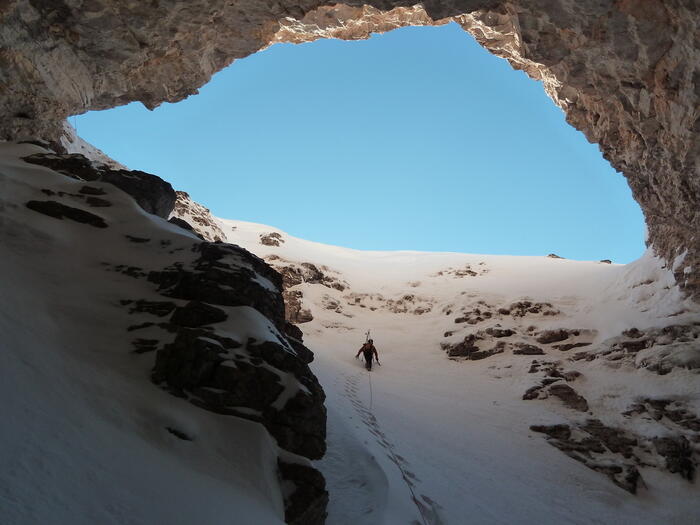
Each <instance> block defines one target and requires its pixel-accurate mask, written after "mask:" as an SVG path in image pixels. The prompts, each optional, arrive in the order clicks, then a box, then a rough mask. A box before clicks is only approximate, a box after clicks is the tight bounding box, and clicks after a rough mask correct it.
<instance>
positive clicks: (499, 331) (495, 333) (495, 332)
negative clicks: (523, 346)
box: [486, 328, 515, 337]
mask: <svg viewBox="0 0 700 525" xmlns="http://www.w3.org/2000/svg"><path fill="white" fill-rule="evenodd" d="M486 333H487V334H489V335H490V336H492V337H510V336H511V335H513V334H515V331H513V330H511V329H510V328H487V329H486Z"/></svg>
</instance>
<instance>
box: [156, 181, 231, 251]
mask: <svg viewBox="0 0 700 525" xmlns="http://www.w3.org/2000/svg"><path fill="white" fill-rule="evenodd" d="M175 194H176V195H177V200H176V201H175V207H174V208H173V211H172V213H171V214H170V218H171V219H180V220H183V221H185V222H187V223H188V224H189V225H190V226H191V227H192V229H193V230H194V231H195V232H196V233H197V234H199V235H201V236H202V238H203V239H204V240H207V241H211V242H221V241H223V240H224V239H225V238H226V236H225V235H224V232H223V231H221V227H220V226H219V224H218V223H217V222H216V220H215V219H214V217H212V215H211V212H210V211H209V208H205V207H204V206H202V205H201V204H199V203H197V202H194V201H193V200H192V199H191V198H190V196H189V194H188V193H187V192H184V191H176V192H175Z"/></svg>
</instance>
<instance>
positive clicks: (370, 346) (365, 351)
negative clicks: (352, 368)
mask: <svg viewBox="0 0 700 525" xmlns="http://www.w3.org/2000/svg"><path fill="white" fill-rule="evenodd" d="M360 354H362V355H363V356H364V358H365V368H366V369H367V370H372V358H374V359H375V360H376V361H377V364H378V365H381V363H380V362H379V354H378V353H377V349H376V348H375V347H374V342H373V341H372V340H371V339H368V340H367V342H366V343H365V344H363V345H362V348H360V349H359V350H358V351H357V354H356V355H355V359H357V358H358V357H360Z"/></svg>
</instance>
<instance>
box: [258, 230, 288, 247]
mask: <svg viewBox="0 0 700 525" xmlns="http://www.w3.org/2000/svg"><path fill="white" fill-rule="evenodd" d="M283 242H284V239H283V238H282V236H281V235H280V234H279V233H277V232H271V233H266V234H261V235H260V244H263V245H265V246H279V245H280V244H281V243H283Z"/></svg>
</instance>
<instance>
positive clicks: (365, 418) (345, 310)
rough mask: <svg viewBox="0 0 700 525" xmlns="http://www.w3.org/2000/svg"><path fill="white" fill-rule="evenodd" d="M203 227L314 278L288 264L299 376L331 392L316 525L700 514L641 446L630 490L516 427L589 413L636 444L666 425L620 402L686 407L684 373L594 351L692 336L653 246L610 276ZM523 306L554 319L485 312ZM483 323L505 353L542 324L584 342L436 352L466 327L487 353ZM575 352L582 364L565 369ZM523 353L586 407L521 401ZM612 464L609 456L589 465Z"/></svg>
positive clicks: (532, 262)
mask: <svg viewBox="0 0 700 525" xmlns="http://www.w3.org/2000/svg"><path fill="white" fill-rule="evenodd" d="M216 222H217V223H218V225H219V226H220V227H221V229H222V230H223V231H224V233H225V234H226V236H227V240H228V241H229V242H232V243H236V244H239V245H241V246H243V247H245V248H247V249H249V250H250V251H252V252H254V253H255V254H257V255H259V256H260V257H263V258H265V260H266V261H268V262H269V263H270V264H272V265H273V266H274V267H276V268H278V269H279V270H281V271H282V272H283V273H285V272H287V273H289V275H290V276H291V277H290V278H293V276H294V275H295V274H294V273H293V272H291V273H290V270H289V268H297V269H298V268H301V266H300V265H301V263H312V264H313V265H314V266H315V267H316V269H317V270H320V271H321V272H322V273H323V274H324V275H325V276H326V277H325V278H326V281H325V283H324V282H322V281H321V280H319V278H317V277H308V276H309V275H312V272H311V273H310V271H308V270H309V267H308V266H307V268H306V270H303V269H302V270H300V271H301V272H302V274H303V275H306V276H307V277H304V278H302V279H301V280H300V281H299V282H297V281H294V282H297V284H294V285H293V286H292V287H291V288H289V289H290V290H292V291H297V292H301V294H300V295H301V296H302V302H303V307H304V308H306V309H308V310H309V312H310V313H311V315H312V316H313V320H312V321H310V322H306V323H304V324H300V325H299V326H300V328H302V330H303V332H304V335H305V341H306V343H307V344H308V345H309V347H310V348H311V349H312V350H313V351H314V352H315V354H316V360H315V362H314V363H313V365H312V368H313V369H314V371H315V373H316V374H317V375H318V377H319V379H320V381H321V383H322V385H323V386H324V388H325V390H326V394H327V396H328V398H327V407H328V411H329V421H328V426H329V437H328V446H329V452H328V454H327V456H326V457H325V458H324V459H323V460H322V461H320V462H319V465H318V466H319V468H320V469H321V470H322V471H323V472H324V474H325V475H326V477H327V480H328V483H329V491H330V497H331V500H330V509H329V511H330V514H329V518H328V523H330V524H351V523H352V524H380V523H387V524H389V523H391V524H394V523H433V524H438V523H453V524H460V523H489V524H491V523H613V522H614V523H679V524H680V523H690V522H693V521H695V520H696V519H697V516H698V515H700V497H699V496H700V491H698V488H697V486H696V485H694V484H691V483H690V482H688V481H686V480H684V479H681V477H680V476H678V475H677V474H670V473H669V472H667V471H666V470H665V469H664V460H663V459H662V458H660V457H659V456H658V455H654V453H653V450H651V452H649V453H648V454H647V455H646V456H645V457H646V458H647V460H646V461H647V464H648V465H649V466H640V467H639V472H640V474H641V478H642V480H643V481H642V482H640V487H639V489H638V491H637V495H632V494H630V493H629V492H627V491H625V490H623V489H622V488H620V487H619V486H617V485H615V484H613V483H612V481H611V480H610V479H609V478H608V477H606V476H605V475H603V474H602V473H601V472H599V471H594V470H592V469H590V468H588V467H587V466H585V465H584V464H583V463H582V462H579V461H575V460H574V459H572V458H571V457H569V456H567V455H565V454H563V453H562V452H561V451H560V450H557V449H556V448H555V447H553V446H550V444H548V442H547V441H546V440H545V439H544V438H543V434H541V433H536V432H533V431H531V430H530V428H529V427H530V426H531V425H542V424H555V423H564V424H570V425H572V428H575V427H574V426H575V425H577V424H581V425H583V424H586V423H585V422H586V421H587V419H588V418H592V417H594V418H596V419H599V420H600V421H602V422H603V423H604V424H605V425H610V426H611V427H616V428H617V427H619V428H623V429H625V431H628V432H633V433H634V435H635V436H638V437H639V439H640V441H639V444H640V447H641V446H642V445H641V443H642V441H643V440H650V439H653V438H654V437H656V436H663V435H667V434H669V435H670V434H671V433H672V431H674V429H675V427H674V426H673V424H672V423H669V422H668V421H667V420H666V419H663V420H662V421H661V422H659V421H654V420H653V419H652V418H649V417H641V418H640V417H637V416H634V417H633V416H623V415H622V412H623V411H625V410H626V409H628V408H629V406H630V405H631V404H633V403H635V402H638V401H639V400H640V399H646V398H649V397H652V398H672V399H674V400H680V401H682V402H683V403H684V406H686V407H687V408H688V409H689V410H691V411H693V412H694V413H695V414H697V413H698V412H699V410H698V409H700V376H699V375H698V374H697V369H695V370H687V369H683V368H675V369H673V370H672V371H671V372H670V373H669V374H666V375H659V374H657V373H654V372H652V371H649V370H647V369H644V368H643V367H638V366H635V363H634V360H633V359H634V358H633V354H630V355H629V356H628V355H627V354H625V355H624V356H623V358H618V357H615V358H614V359H613V358H612V357H611V356H617V354H615V353H614V352H613V353H610V352H609V351H610V348H617V347H615V344H619V341H618V340H625V341H626V339H624V338H623V339H620V338H621V337H622V336H621V335H620V334H621V332H622V331H624V330H629V329H631V328H636V329H638V330H640V331H642V332H643V331H644V330H645V329H649V328H651V327H656V328H662V327H664V326H668V325H678V324H685V325H689V326H693V323H697V322H698V320H700V315H699V312H698V308H697V305H693V304H692V303H690V302H688V301H686V300H684V299H683V298H682V296H681V295H680V293H679V291H678V289H677V287H676V286H675V284H674V282H673V278H672V276H671V273H670V272H669V271H668V270H667V269H666V268H664V267H663V264H662V262H661V261H659V260H657V259H656V258H654V257H653V255H651V254H650V253H648V254H646V255H645V256H644V257H643V258H642V259H640V260H639V261H637V262H635V263H632V264H630V265H627V266H621V265H609V264H604V263H600V262H585V261H570V260H563V259H553V258H547V257H507V256H488V255H469V254H455V253H421V252H367V251H357V250H350V249H345V248H340V247H336V246H327V245H322V244H318V243H314V242H309V241H305V240H302V239H298V238H295V237H292V236H290V235H287V234H286V233H285V232H282V231H280V230H277V229H275V228H272V227H269V226H264V225H259V224H253V223H247V222H241V221H232V220H222V219H217V220H216ZM271 233H272V234H277V235H273V236H270V234H271ZM285 267H287V270H285ZM304 272H306V273H304ZM523 300H527V301H530V302H532V303H537V302H545V303H548V304H549V306H547V307H544V308H545V309H549V310H550V314H551V313H552V312H558V313H554V314H552V315H549V314H547V315H543V314H542V313H537V314H529V313H528V314H526V315H524V316H523V317H516V316H515V315H514V314H513V315H502V314H501V313H499V311H498V308H499V307H501V308H502V307H509V305H511V303H514V302H516V301H523ZM476 308H479V312H480V313H479V314H475V313H474V312H475V309H476ZM487 310H488V311H489V314H488V315H490V317H486V315H487V314H484V311H487ZM458 316H463V317H462V319H464V318H469V319H471V320H472V321H473V323H474V324H469V323H468V322H467V323H465V322H462V321H460V320H459V318H458ZM475 316H476V317H475ZM482 316H483V318H482ZM477 319H481V320H480V321H479V320H477ZM489 327H490V328H512V329H513V330H514V331H515V335H513V336H511V337H510V338H508V340H509V341H510V340H513V341H516V343H517V341H521V342H530V343H531V342H533V338H534V337H535V336H536V335H537V334H539V333H542V332H543V331H544V330H548V329H561V328H564V329H580V330H581V332H580V335H579V336H576V337H574V336H572V338H571V339H568V340H569V341H572V340H573V341H575V342H579V343H581V344H582V345H583V344H586V343H590V344H586V346H580V347H579V348H577V349H576V350H571V351H569V352H568V353H567V352H565V351H560V350H557V349H556V348H554V346H553V345H552V344H539V343H538V346H540V347H543V348H544V349H545V352H544V355H541V356H540V355H535V356H528V355H515V354H514V353H513V351H512V349H513V348H516V347H514V346H506V351H504V352H502V353H497V354H494V355H490V356H488V358H486V359H483V360H465V359H463V358H455V359H448V358H447V355H446V353H445V351H444V350H443V349H442V348H441V346H440V343H441V342H444V343H446V344H445V348H448V349H449V348H450V347H451V346H450V345H454V344H455V343H457V342H459V341H461V340H462V338H464V337H468V336H469V334H471V333H476V332H477V331H481V332H479V333H481V334H482V336H483V337H485V339H484V340H483V341H478V344H479V345H482V344H487V346H483V347H482V346H480V349H481V350H484V349H485V348H487V347H488V345H491V344H493V343H494V342H495V341H496V340H495V339H492V340H489V339H488V337H487V336H486V335H485V334H484V333H483V332H484V330H485V329H486V328H489ZM367 330H371V334H372V336H373V338H374V341H375V344H376V346H377V348H378V350H379V354H380V359H381V362H382V365H383V366H381V367H375V370H374V371H372V372H371V373H367V372H365V371H364V369H363V368H362V366H361V365H360V362H359V361H356V360H355V359H353V357H354V355H355V353H356V352H357V349H358V348H359V346H360V345H361V344H362V343H363V342H364V337H365V336H364V334H365V332H366V331H367ZM449 331H453V332H454V333H453V334H452V335H449V334H446V333H445V332H449ZM693 337H696V338H697V334H695V335H694V336H693V335H692V334H691V335H690V336H688V337H686V339H687V341H685V342H680V343H674V344H677V345H682V346H683V348H684V349H685V350H684V351H685V352H689V353H691V354H692V355H693V356H697V354H698V353H699V352H700V344H698V341H699V340H697V339H693ZM611 338H612V339H611ZM616 338H617V339H616ZM503 340H506V339H503ZM635 341H636V340H635ZM659 341H660V339H659ZM616 342H617V343H616ZM516 343H513V344H516ZM508 344H510V343H508ZM626 344H627V343H626ZM654 348H657V347H654ZM669 348H670V347H669ZM579 350H585V351H587V352H589V353H590V354H591V356H592V358H591V360H585V359H584V360H577V361H574V360H572V359H571V356H572V355H574V354H575V353H576V352H577V351H579ZM652 350H653V349H651V350H649V351H648V352H652ZM596 352H603V353H604V352H608V354H605V355H606V356H608V357H605V356H604V355H603V354H601V355H600V357H598V356H597V354H596ZM582 355H583V354H582ZM631 356H632V357H631ZM593 357H595V358H593ZM533 358H534V359H536V360H539V362H540V363H554V364H556V366H558V367H562V368H566V370H567V371H569V372H572V371H573V372H578V373H579V374H581V375H580V376H578V377H577V379H576V380H575V381H574V382H573V383H571V384H572V385H573V386H574V387H575V389H576V391H577V393H578V394H580V395H582V396H583V397H584V398H585V399H586V400H587V403H588V408H589V409H588V410H586V411H583V412H580V411H575V410H572V409H571V408H570V407H567V406H565V405H564V404H563V403H562V402H561V401H560V400H559V399H557V398H556V397H555V396H552V395H548V396H546V397H542V396H540V398H539V399H534V400H523V399H522V396H523V393H524V392H525V391H526V390H527V389H528V388H529V387H531V386H533V384H536V383H535V381H534V380H535V379H540V376H538V374H536V373H530V371H531V366H532V364H533ZM572 377H576V376H572ZM554 381H557V379H554ZM567 381H568V380H567ZM567 384H568V383H567ZM662 423H663V424H662ZM576 428H578V427H576ZM698 430H700V429H698ZM577 432H578V433H580V431H579V430H574V431H573V433H574V434H576V433H577ZM689 435H690V436H691V437H692V436H693V435H695V436H697V433H695V434H693V433H691V434H689ZM694 446H695V447H697V444H695V445H694ZM642 448H643V447H642ZM635 450H636V449H635ZM640 454H642V452H640ZM644 454H646V452H644ZM621 458H622V456H615V455H614V454H612V453H611V451H610V450H607V449H606V451H605V454H602V455H601V456H600V457H599V456H595V458H594V459H595V460H596V461H598V460H600V461H603V462H604V461H611V462H614V461H624V458H622V459H621ZM601 468H602V467H601Z"/></svg>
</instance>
